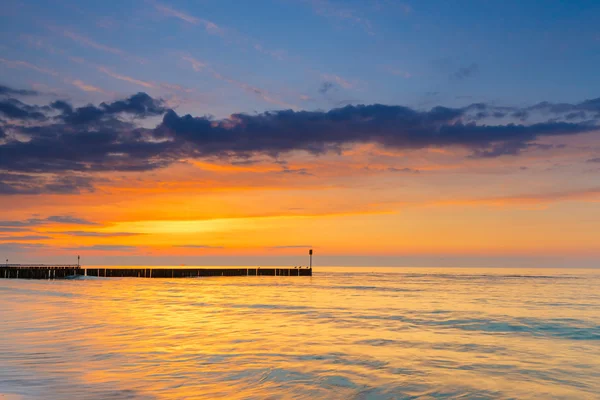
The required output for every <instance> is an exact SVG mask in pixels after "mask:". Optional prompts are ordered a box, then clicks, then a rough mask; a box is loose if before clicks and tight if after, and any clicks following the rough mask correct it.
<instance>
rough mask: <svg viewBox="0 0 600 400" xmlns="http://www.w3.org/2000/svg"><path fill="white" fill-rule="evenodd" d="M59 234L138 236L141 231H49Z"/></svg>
mask: <svg viewBox="0 0 600 400" xmlns="http://www.w3.org/2000/svg"><path fill="white" fill-rule="evenodd" d="M49 233H53V234H59V235H68V236H78V237H124V236H138V235H141V233H134V232H92V231H57V232H49Z"/></svg>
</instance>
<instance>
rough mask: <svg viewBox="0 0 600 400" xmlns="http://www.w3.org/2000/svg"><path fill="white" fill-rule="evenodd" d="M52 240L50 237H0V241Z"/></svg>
mask: <svg viewBox="0 0 600 400" xmlns="http://www.w3.org/2000/svg"><path fill="white" fill-rule="evenodd" d="M45 239H52V238H51V237H50V236H42V235H27V236H12V235H11V236H0V241H11V242H31V241H36V240H45Z"/></svg>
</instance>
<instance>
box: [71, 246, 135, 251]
mask: <svg viewBox="0 0 600 400" xmlns="http://www.w3.org/2000/svg"><path fill="white" fill-rule="evenodd" d="M63 250H73V251H87V250H96V251H125V252H129V251H134V250H137V247H135V246H121V245H109V244H96V245H93V246H81V247H64V248H63Z"/></svg>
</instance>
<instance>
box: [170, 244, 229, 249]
mask: <svg viewBox="0 0 600 400" xmlns="http://www.w3.org/2000/svg"><path fill="white" fill-rule="evenodd" d="M173 247H177V248H182V249H223V248H224V247H223V246H210V245H206V244H182V245H177V246H173Z"/></svg>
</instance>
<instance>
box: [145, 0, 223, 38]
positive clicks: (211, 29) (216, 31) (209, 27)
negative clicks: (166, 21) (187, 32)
mask: <svg viewBox="0 0 600 400" xmlns="http://www.w3.org/2000/svg"><path fill="white" fill-rule="evenodd" d="M154 7H155V8H156V10H157V11H159V12H160V13H161V14H162V15H164V16H167V17H175V18H179V19H180V20H182V21H185V22H187V23H190V24H193V25H203V26H204V29H205V30H206V32H208V33H210V34H211V35H222V34H223V29H222V28H220V27H219V26H218V25H217V24H215V23H214V22H212V21H209V20H207V19H203V18H198V17H194V16H192V15H190V14H187V13H185V12H183V11H179V10H175V9H173V8H171V7H167V6H165V5H162V4H155V5H154Z"/></svg>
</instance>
